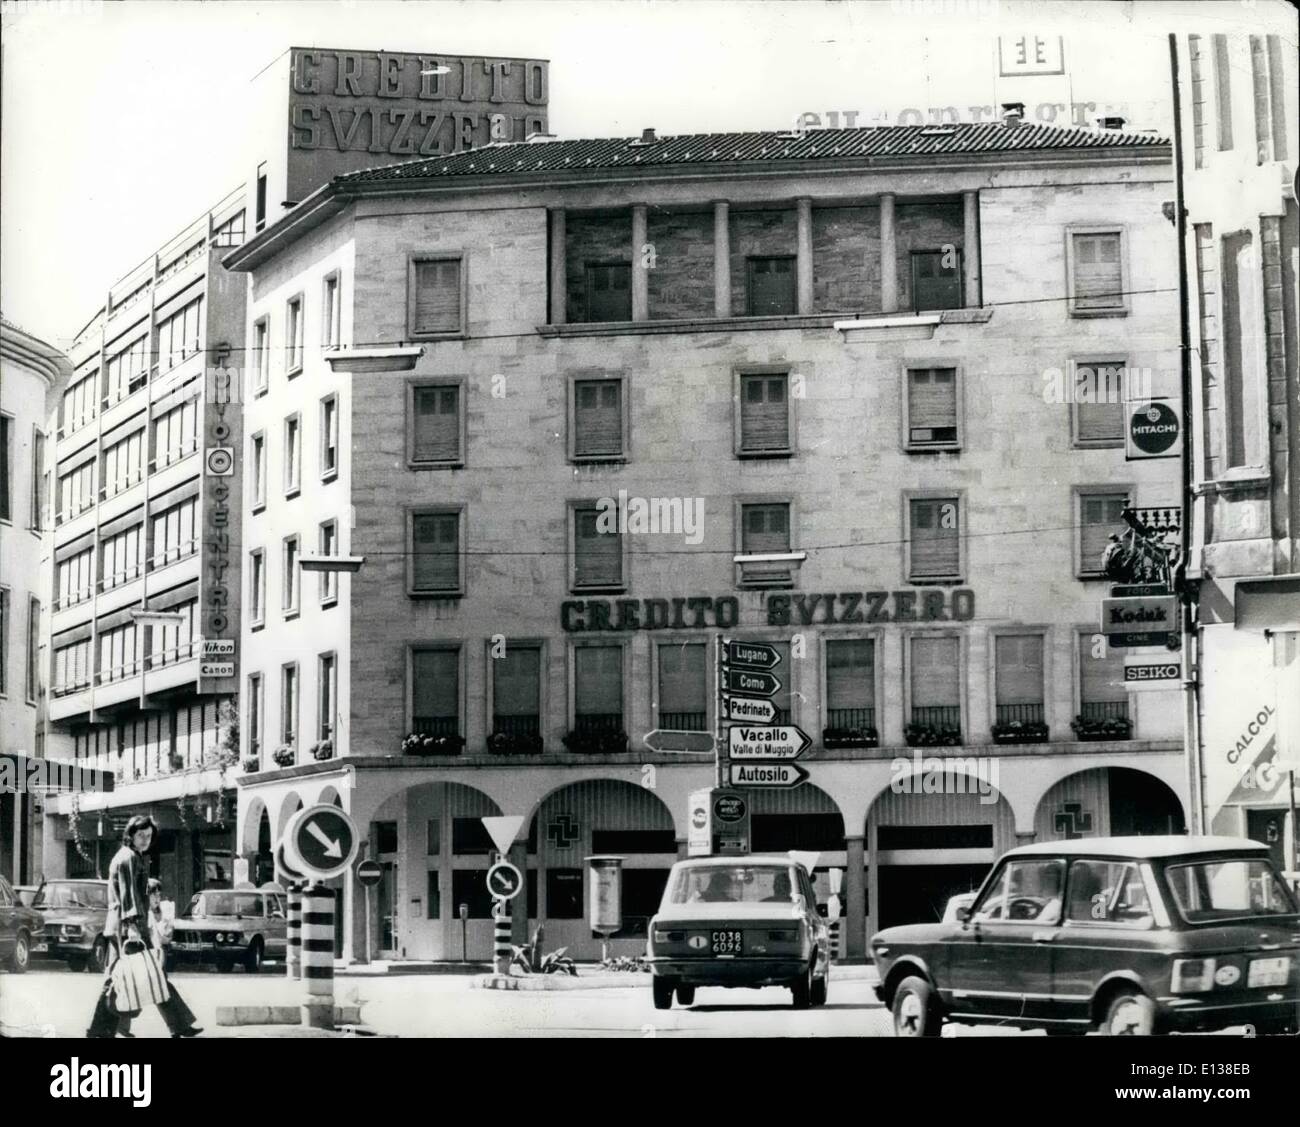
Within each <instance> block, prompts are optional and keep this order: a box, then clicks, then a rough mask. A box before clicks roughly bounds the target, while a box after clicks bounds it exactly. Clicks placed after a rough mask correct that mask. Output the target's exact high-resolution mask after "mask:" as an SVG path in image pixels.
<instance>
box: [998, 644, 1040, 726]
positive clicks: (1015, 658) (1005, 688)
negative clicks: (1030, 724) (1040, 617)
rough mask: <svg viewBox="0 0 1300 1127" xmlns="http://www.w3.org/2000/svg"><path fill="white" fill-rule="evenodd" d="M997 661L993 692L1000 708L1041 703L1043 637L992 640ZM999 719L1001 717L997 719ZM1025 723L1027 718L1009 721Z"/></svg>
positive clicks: (1020, 717) (1021, 717)
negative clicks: (1024, 720)
mask: <svg viewBox="0 0 1300 1127" xmlns="http://www.w3.org/2000/svg"><path fill="white" fill-rule="evenodd" d="M994 643H995V645H994V649H995V654H996V660H997V673H996V677H995V692H996V695H997V703H998V705H999V706H1002V705H1025V704H1032V705H1039V706H1040V710H1041V705H1042V703H1043V636H1042V635H1041V634H1000V635H998V637H997V638H996V639H995V640H994ZM999 719H1001V717H999ZM1010 719H1021V720H1023V719H1027V717H1023V716H1019V717H1010Z"/></svg>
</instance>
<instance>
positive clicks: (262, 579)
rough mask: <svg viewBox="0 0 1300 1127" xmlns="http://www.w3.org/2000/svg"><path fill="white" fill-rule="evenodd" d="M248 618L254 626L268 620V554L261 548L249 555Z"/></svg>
mask: <svg viewBox="0 0 1300 1127" xmlns="http://www.w3.org/2000/svg"><path fill="white" fill-rule="evenodd" d="M248 616H249V621H250V622H251V623H252V624H253V625H254V626H260V625H261V624H262V623H263V622H264V621H265V620H266V553H265V552H263V551H262V549H261V548H254V549H253V551H251V552H249V553H248Z"/></svg>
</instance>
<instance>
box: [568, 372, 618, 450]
mask: <svg viewBox="0 0 1300 1127" xmlns="http://www.w3.org/2000/svg"><path fill="white" fill-rule="evenodd" d="M623 454H624V446H623V382H622V380H574V381H573V456H574V457H575V458H621V457H622V456H623Z"/></svg>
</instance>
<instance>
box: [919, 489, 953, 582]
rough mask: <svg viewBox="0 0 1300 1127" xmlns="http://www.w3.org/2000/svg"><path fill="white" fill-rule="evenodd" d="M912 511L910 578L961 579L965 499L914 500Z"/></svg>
mask: <svg viewBox="0 0 1300 1127" xmlns="http://www.w3.org/2000/svg"><path fill="white" fill-rule="evenodd" d="M908 511H909V512H910V514H911V518H910V522H909V523H910V531H911V537H910V540H909V543H908V575H909V577H910V578H912V579H914V580H916V579H959V578H961V499H960V498H959V497H920V498H912V499H911V500H910V501H909V502H908Z"/></svg>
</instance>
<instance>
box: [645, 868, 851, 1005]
mask: <svg viewBox="0 0 1300 1127" xmlns="http://www.w3.org/2000/svg"><path fill="white" fill-rule="evenodd" d="M648 930H649V936H648V938H647V942H646V959H647V962H649V964H650V968H651V972H652V974H653V976H654V977H653V979H652V983H651V985H652V989H653V994H654V1004H655V1008H656V1009H661V1010H666V1009H669V1008H671V1006H672V1004H673V995H674V993H675V994H676V996H677V1001H678V1002H679V1003H680V1004H681V1005H683V1006H689V1005H691V1004H693V1003H694V1001H695V988H696V987H697V986H728V987H737V986H745V987H758V986H788V987H789V988H790V990H791V992H792V994H793V996H794V1005H795V1007H796V1008H797V1009H804V1008H807V1007H808V1006H820V1005H823V1004H824V1003H825V1001H826V995H827V991H828V988H829V985H830V939H829V929H828V927H827V924H826V921H825V920H824V919H822V917H821V916H820V915H819V914H818V911H817V895H816V892H815V891H814V889H813V885H812V881H811V879H810V878H809V876H808V872H807V870H806V869H804V868H803V866H802V865H799V864H797V863H795V862H794V861H792V860H791V859H790V858H789V857H782V856H761V855H755V856H749V857H699V858H695V859H692V860H687V861H678V862H677V863H676V864H675V865H674V866H673V868H672V872H671V873H669V875H668V883H667V886H666V887H665V888H664V895H663V900H662V901H661V902H660V904H659V911H658V912H657V913H656V914H655V916H654V917H653V918H652V919H651V921H650V924H649V929H648Z"/></svg>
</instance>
